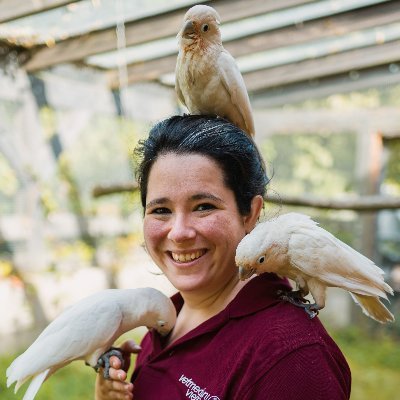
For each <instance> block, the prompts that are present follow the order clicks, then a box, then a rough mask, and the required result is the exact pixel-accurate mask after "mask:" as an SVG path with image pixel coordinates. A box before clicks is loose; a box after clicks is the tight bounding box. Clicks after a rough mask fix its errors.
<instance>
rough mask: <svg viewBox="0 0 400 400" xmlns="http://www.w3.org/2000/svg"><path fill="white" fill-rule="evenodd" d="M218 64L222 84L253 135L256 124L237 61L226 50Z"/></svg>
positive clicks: (221, 54) (219, 58)
mask: <svg viewBox="0 0 400 400" xmlns="http://www.w3.org/2000/svg"><path fill="white" fill-rule="evenodd" d="M217 62H218V69H219V72H220V76H221V82H222V84H223V85H224V87H225V89H226V90H227V91H228V93H229V95H230V98H231V101H232V103H233V105H234V106H235V107H236V108H237V112H238V113H239V114H240V115H241V116H242V118H243V120H244V123H245V125H246V128H247V131H248V132H250V133H251V134H252V135H253V134H254V122H253V115H252V111H251V105H250V100H249V96H248V94H247V89H246V85H245V84H244V80H243V77H242V75H241V73H240V71H239V68H238V66H237V64H236V62H235V59H234V58H233V57H232V56H231V55H230V54H229V53H228V52H227V51H226V50H223V51H221V53H220V55H219V57H218V60H217Z"/></svg>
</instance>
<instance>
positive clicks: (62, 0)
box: [0, 0, 80, 23]
mask: <svg viewBox="0 0 400 400" xmlns="http://www.w3.org/2000/svg"><path fill="white" fill-rule="evenodd" d="M77 1H80V0H73V1H71V0H40V1H38V0H0V23H3V22H6V21H10V20H12V19H17V18H22V17H26V16H28V15H32V14H38V13H40V12H44V11H48V10H51V9H53V8H57V7H61V6H65V5H66V4H69V3H76V2H77Z"/></svg>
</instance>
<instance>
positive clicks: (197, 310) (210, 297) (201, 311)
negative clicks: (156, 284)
mask: <svg viewBox="0 0 400 400" xmlns="http://www.w3.org/2000/svg"><path fill="white" fill-rule="evenodd" d="M245 284H246V282H243V281H240V280H239V278H238V276H237V274H235V275H234V276H232V278H231V279H230V280H229V281H227V282H226V284H225V286H224V287H222V288H219V289H218V290H214V291H212V292H210V291H207V292H200V293H198V292H196V293H194V292H188V293H187V292H186V293H181V295H182V297H183V300H184V304H183V307H182V309H181V311H180V312H179V315H178V318H177V321H176V324H175V327H174V329H173V330H172V332H171V334H170V336H169V340H168V344H170V343H172V342H174V341H176V340H177V339H179V338H180V337H182V336H184V335H185V334H186V333H188V332H190V331H191V330H193V329H195V328H196V327H198V326H199V325H200V324H202V323H203V322H205V321H207V320H208V319H210V318H211V317H213V316H214V315H217V314H218V313H219V312H221V311H222V310H224V309H225V308H226V306H227V305H228V304H229V303H230V302H231V301H232V300H233V299H234V298H235V297H236V295H237V294H238V293H239V291H240V290H241V289H242V288H243V286H244V285H245Z"/></svg>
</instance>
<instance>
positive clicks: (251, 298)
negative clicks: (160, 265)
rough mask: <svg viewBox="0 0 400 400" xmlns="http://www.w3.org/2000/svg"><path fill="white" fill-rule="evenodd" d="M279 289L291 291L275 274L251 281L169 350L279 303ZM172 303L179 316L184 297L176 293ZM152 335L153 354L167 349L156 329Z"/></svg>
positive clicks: (260, 276)
mask: <svg viewBox="0 0 400 400" xmlns="http://www.w3.org/2000/svg"><path fill="white" fill-rule="evenodd" d="M279 290H285V291H287V290H291V286H290V284H289V282H288V280H287V279H282V278H279V277H278V276H277V275H275V274H271V273H264V274H261V275H259V276H257V277H255V278H253V279H251V280H249V282H248V283H247V284H246V285H245V286H244V287H243V288H242V289H241V290H240V291H239V293H238V294H237V295H236V297H235V298H234V299H233V300H232V301H231V302H230V303H229V304H228V306H227V307H226V308H225V309H224V310H222V311H221V312H219V313H218V314H217V315H214V316H213V317H211V318H210V319H209V320H207V321H205V322H203V323H202V324H201V325H199V326H198V327H197V328H195V329H193V330H192V331H191V332H189V333H187V334H186V335H184V336H183V337H181V338H180V339H178V340H177V341H176V342H174V343H173V344H172V345H170V346H168V347H167V348H168V349H171V348H173V347H175V346H179V345H180V344H181V343H184V342H186V341H188V340H190V339H193V338H194V337H197V336H200V335H203V334H205V333H208V332H211V331H214V330H216V329H218V328H219V327H220V326H222V325H224V324H225V323H227V322H228V321H229V319H235V318H241V317H244V316H246V315H250V314H254V313H256V312H257V311H260V310H263V309H265V308H268V307H270V306H272V305H274V304H276V303H278V302H279V301H280V299H279V296H278V294H277V292H278V291H279ZM171 300H172V302H173V303H174V305H175V308H176V311H177V313H179V312H180V310H181V309H182V306H183V303H184V301H183V298H182V296H181V294H180V293H176V294H175V295H173V296H172V297H171ZM151 336H152V342H153V349H154V353H155V354H159V353H160V352H162V349H163V348H164V344H163V342H164V341H165V340H166V338H161V337H160V336H159V335H158V332H156V331H154V330H152V331H151Z"/></svg>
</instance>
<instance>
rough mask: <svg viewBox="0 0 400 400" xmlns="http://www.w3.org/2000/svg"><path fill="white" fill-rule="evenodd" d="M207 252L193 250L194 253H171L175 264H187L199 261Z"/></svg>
mask: <svg viewBox="0 0 400 400" xmlns="http://www.w3.org/2000/svg"><path fill="white" fill-rule="evenodd" d="M205 252H206V250H204V249H203V250H193V251H187V252H184V253H182V252H179V253H178V252H174V251H171V252H170V253H171V257H172V258H173V260H174V261H175V262H178V263H187V262H191V261H193V260H197V259H198V258H200V257H201V256H202V255H203V254H205Z"/></svg>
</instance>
